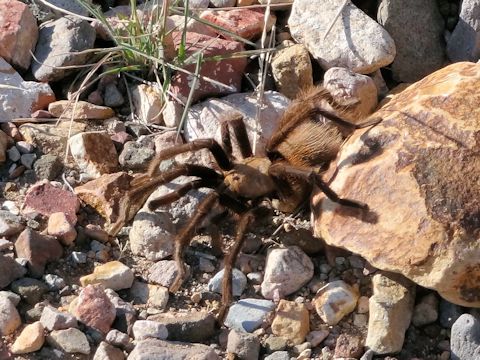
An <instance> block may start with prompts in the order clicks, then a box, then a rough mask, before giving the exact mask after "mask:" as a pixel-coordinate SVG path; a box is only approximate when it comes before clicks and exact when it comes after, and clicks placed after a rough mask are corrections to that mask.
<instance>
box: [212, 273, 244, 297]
mask: <svg viewBox="0 0 480 360" xmlns="http://www.w3.org/2000/svg"><path fill="white" fill-rule="evenodd" d="M223 274H224V269H222V270H220V271H219V272H218V273H216V274H215V276H214V277H213V278H211V279H210V281H209V282H208V290H209V291H213V292H216V293H219V294H221V293H222V282H223ZM246 286H247V277H246V276H245V274H244V273H243V272H241V271H240V270H238V269H233V271H232V293H233V296H240V295H242V293H243V291H244V290H245V288H246Z"/></svg>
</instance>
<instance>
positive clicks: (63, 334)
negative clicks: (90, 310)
mask: <svg viewBox="0 0 480 360" xmlns="http://www.w3.org/2000/svg"><path fill="white" fill-rule="evenodd" d="M47 342H48V344H49V345H50V346H53V347H55V348H57V349H60V350H62V351H65V352H66V353H80V354H86V355H88V354H90V344H89V343H88V340H87V337H86V336H85V334H84V333H83V332H81V331H80V330H78V329H75V328H70V329H66V330H53V331H52V332H51V333H50V335H49V336H48V337H47Z"/></svg>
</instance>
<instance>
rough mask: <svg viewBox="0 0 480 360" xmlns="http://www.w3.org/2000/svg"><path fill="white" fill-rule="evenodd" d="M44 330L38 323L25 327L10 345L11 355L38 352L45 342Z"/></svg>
mask: <svg viewBox="0 0 480 360" xmlns="http://www.w3.org/2000/svg"><path fill="white" fill-rule="evenodd" d="M43 332H44V328H43V325H42V324H41V323H40V321H36V322H34V323H33V324H29V325H27V326H25V328H24V329H23V330H22V332H21V333H20V335H18V337H17V338H16V339H15V342H14V343H13V344H12V347H11V351H12V354H15V355H19V354H28V353H31V352H35V351H37V350H40V349H41V348H42V346H43V343H44V342H45V335H44V333H43Z"/></svg>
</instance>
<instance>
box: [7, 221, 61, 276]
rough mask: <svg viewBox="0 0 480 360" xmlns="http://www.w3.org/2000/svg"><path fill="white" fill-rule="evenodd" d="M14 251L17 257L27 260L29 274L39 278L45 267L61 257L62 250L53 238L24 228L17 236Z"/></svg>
mask: <svg viewBox="0 0 480 360" xmlns="http://www.w3.org/2000/svg"><path fill="white" fill-rule="evenodd" d="M15 251H16V253H17V256H18V257H20V258H24V259H26V260H27V265H28V270H29V273H30V274H31V275H32V276H34V277H41V276H42V275H43V272H44V270H45V265H46V264H47V263H49V262H51V261H54V260H58V259H60V258H61V257H62V255H63V248H62V246H61V245H60V243H59V242H58V241H57V240H56V239H55V238H53V237H51V236H47V235H42V234H40V233H39V232H37V231H35V230H32V229H30V228H26V229H25V230H23V231H22V233H21V234H20V235H19V236H18V238H17V241H16V242H15Z"/></svg>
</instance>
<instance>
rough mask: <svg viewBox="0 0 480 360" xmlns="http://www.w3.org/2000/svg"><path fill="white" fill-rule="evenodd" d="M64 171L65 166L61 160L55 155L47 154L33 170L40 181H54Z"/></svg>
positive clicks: (41, 157)
mask: <svg viewBox="0 0 480 360" xmlns="http://www.w3.org/2000/svg"><path fill="white" fill-rule="evenodd" d="M62 169H63V164H62V162H61V160H60V158H59V157H58V156H56V155H53V154H45V155H42V156H40V158H38V159H37V161H35V164H33V170H34V171H35V176H36V177H37V179H38V180H43V179H46V180H50V181H51V180H54V179H55V178H57V176H59V175H60V173H61V172H62Z"/></svg>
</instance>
